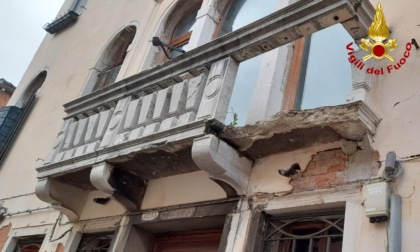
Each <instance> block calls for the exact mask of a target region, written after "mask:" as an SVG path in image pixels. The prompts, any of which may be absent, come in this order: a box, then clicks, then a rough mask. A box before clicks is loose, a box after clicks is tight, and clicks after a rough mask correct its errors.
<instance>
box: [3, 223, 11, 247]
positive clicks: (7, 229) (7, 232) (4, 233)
mask: <svg viewBox="0 0 420 252" xmlns="http://www.w3.org/2000/svg"><path fill="white" fill-rule="evenodd" d="M11 229H12V224H9V225H7V226H3V227H1V228H0V251H2V250H3V247H4V244H6V241H7V236H8V235H9V232H10V230H11Z"/></svg>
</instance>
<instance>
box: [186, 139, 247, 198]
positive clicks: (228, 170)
mask: <svg viewBox="0 0 420 252" xmlns="http://www.w3.org/2000/svg"><path fill="white" fill-rule="evenodd" d="M192 158H193V160H194V162H195V163H196V164H197V165H198V167H200V169H202V170H204V171H206V172H207V173H208V174H209V177H210V178H211V179H213V180H215V181H216V182H217V183H218V184H219V185H220V186H221V187H222V188H223V189H224V190H225V191H226V193H227V195H228V196H234V195H245V194H246V190H247V187H248V182H249V177H250V174H251V168H252V165H253V162H252V161H251V160H249V159H248V158H246V157H243V156H241V155H240V154H239V153H238V152H237V151H236V150H235V149H234V148H232V147H231V146H229V145H228V144H227V143H226V142H224V141H222V140H220V139H219V138H217V137H216V136H214V135H210V134H209V135H206V136H204V137H201V138H197V139H195V140H194V143H193V146H192Z"/></svg>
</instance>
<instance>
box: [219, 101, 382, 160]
mask: <svg viewBox="0 0 420 252" xmlns="http://www.w3.org/2000/svg"><path fill="white" fill-rule="evenodd" d="M378 123H379V119H378V118H377V117H376V116H375V115H374V114H373V112H372V111H371V110H370V109H369V108H368V107H366V105H364V104H363V103H362V102H356V103H350V104H346V105H340V106H332V107H321V108H316V109H310V110H301V111H294V110H293V111H283V112H280V113H278V114H276V115H274V116H273V117H271V118H270V119H268V120H265V121H259V122H257V123H256V124H253V125H246V126H244V127H237V128H232V127H225V128H224V130H223V131H222V132H221V133H220V134H219V137H220V138H221V139H223V140H225V141H226V142H228V143H229V144H231V145H232V146H234V147H236V148H237V149H238V150H239V151H242V152H243V153H244V154H245V155H247V156H249V157H251V158H255V159H256V158H260V157H265V156H268V155H271V154H274V153H281V152H287V151H293V150H297V149H300V148H306V147H309V146H313V145H319V144H325V143H331V142H335V141H339V140H341V139H345V140H348V141H354V142H359V141H361V140H362V139H363V136H364V135H365V134H366V133H370V134H374V132H375V127H376V125H377V124H378Z"/></svg>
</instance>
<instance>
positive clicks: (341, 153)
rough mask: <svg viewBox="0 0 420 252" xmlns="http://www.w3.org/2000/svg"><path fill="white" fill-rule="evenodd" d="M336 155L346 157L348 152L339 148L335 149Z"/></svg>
mask: <svg viewBox="0 0 420 252" xmlns="http://www.w3.org/2000/svg"><path fill="white" fill-rule="evenodd" d="M334 156H335V157H345V156H346V154H344V152H343V151H342V150H341V149H337V150H335V151H334Z"/></svg>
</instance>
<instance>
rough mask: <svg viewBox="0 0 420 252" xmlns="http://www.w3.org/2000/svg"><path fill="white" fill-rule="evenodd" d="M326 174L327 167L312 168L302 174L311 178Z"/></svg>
mask: <svg viewBox="0 0 420 252" xmlns="http://www.w3.org/2000/svg"><path fill="white" fill-rule="evenodd" d="M325 173H328V167H322V166H321V167H313V168H309V167H308V168H306V170H305V171H304V172H303V176H304V177H306V176H312V175H318V174H325Z"/></svg>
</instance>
